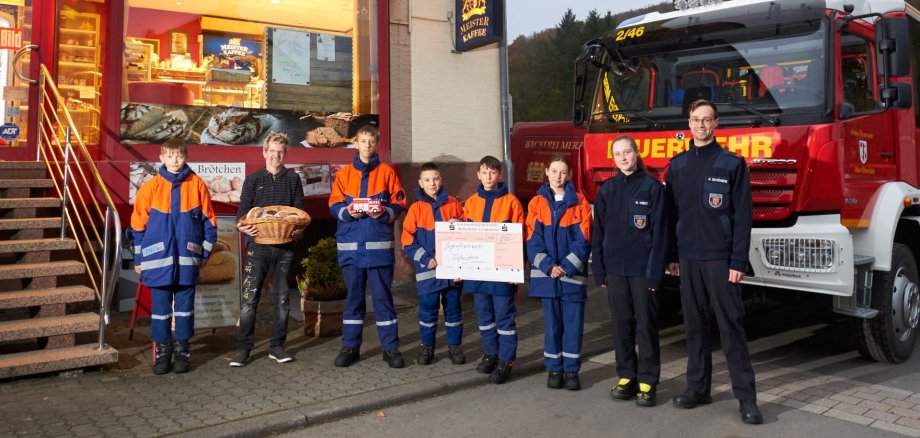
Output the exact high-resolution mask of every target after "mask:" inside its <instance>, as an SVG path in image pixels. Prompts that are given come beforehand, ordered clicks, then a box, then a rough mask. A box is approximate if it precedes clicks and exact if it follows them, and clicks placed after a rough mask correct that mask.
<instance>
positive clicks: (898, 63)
mask: <svg viewBox="0 0 920 438" xmlns="http://www.w3.org/2000/svg"><path fill="white" fill-rule="evenodd" d="M877 30H878V32H877V34H876V41H877V42H878V51H879V53H880V54H881V55H882V56H879V58H878V59H879V61H880V62H885V59H886V58H887V60H888V68H889V70H888V72H887V73H888V75H889V76H908V75H910V52H911V41H910V33H909V31H908V19H907V18H905V17H892V18H885V19H884V24H883V25H881V26H879V27H878V28H877ZM878 71H884V70H883V66H881V65H880V66H879V70H878Z"/></svg>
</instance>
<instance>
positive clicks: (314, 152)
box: [0, 0, 389, 218]
mask: <svg viewBox="0 0 920 438" xmlns="http://www.w3.org/2000/svg"><path fill="white" fill-rule="evenodd" d="M387 7H388V2H387V0H258V1H254V0H181V1H175V0H40V1H39V0H31V1H30V0H18V1H17V0H13V1H4V0H0V27H7V28H11V29H20V30H21V35H22V40H23V41H22V43H21V47H25V46H30V47H29V48H28V49H23V53H21V54H20V60H19V62H18V63H14V62H13V58H15V56H14V54H15V53H16V52H15V51H14V50H2V51H0V66H2V68H3V69H4V71H3V72H2V73H0V76H2V77H3V78H4V79H5V80H6V82H5V83H3V84H2V86H3V90H4V100H5V101H6V104H5V106H4V108H3V109H4V110H5V112H4V113H3V114H2V115H3V116H4V121H5V122H7V123H13V124H16V125H17V126H19V127H20V128H21V134H20V136H19V137H18V138H16V139H14V140H10V141H5V140H4V141H2V143H0V159H8V160H28V159H34V157H35V136H34V135H30V132H29V127H30V126H35V125H34V123H36V118H35V117H36V116H35V115H34V114H31V113H30V111H29V108H30V107H31V108H35V107H37V106H38V105H37V103H36V101H35V98H36V97H37V92H36V91H35V90H33V89H32V88H35V87H31V88H30V87H29V86H28V85H27V84H26V83H25V82H23V81H22V80H20V79H18V78H17V77H16V76H15V75H14V74H13V70H14V69H18V70H19V71H21V72H22V74H23V75H24V76H26V77H30V76H31V77H33V78H34V77H36V76H37V75H38V73H39V72H38V65H39V64H42V65H45V66H46V67H47V68H48V69H49V70H50V71H51V73H52V76H53V77H54V79H55V82H56V83H57V85H58V87H59V89H60V90H61V93H62V95H63V96H64V98H65V99H67V102H68V103H67V106H68V108H69V110H70V112H71V114H72V116H73V118H74V120H75V122H76V124H77V126H78V129H79V130H80V134H81V136H82V137H83V139H84V142H85V143H87V144H88V145H89V146H90V147H91V148H92V149H93V150H94V153H96V154H97V156H98V161H99V163H100V164H101V165H100V172H102V173H103V174H104V175H103V176H104V179H105V181H107V182H108V184H109V189H110V191H111V192H112V193H113V196H114V197H115V198H116V202H117V203H119V204H120V205H121V207H122V216H123V217H126V216H127V214H129V211H130V205H131V204H132V203H133V196H134V193H135V191H136V189H137V188H138V187H139V186H140V185H141V184H143V183H144V182H145V181H146V180H148V179H149V178H151V177H152V176H153V175H155V173H156V169H157V168H158V165H159V163H157V157H158V155H159V144H161V143H163V142H164V141H166V140H167V139H170V138H182V139H185V140H186V141H187V142H188V143H189V144H190V145H191V146H190V150H189V163H190V165H191V166H192V167H193V169H194V170H196V171H197V172H198V173H199V175H201V176H202V177H203V178H204V179H205V180H206V181H207V182H208V184H209V187H210V189H211V194H212V198H213V200H214V202H215V209H216V210H217V212H218V214H219V215H233V214H235V213H236V206H237V204H238V202H239V190H240V188H241V187H242V181H243V179H244V177H245V175H246V174H248V173H250V172H253V171H255V170H257V169H258V168H260V167H262V166H264V159H263V157H262V151H261V144H262V141H263V140H264V138H265V137H266V136H267V135H268V133H269V132H272V131H278V132H283V133H285V134H287V135H288V136H289V138H290V139H291V150H290V152H289V154H288V158H287V159H286V162H287V163H288V164H289V167H292V168H295V170H296V171H297V172H298V173H299V174H300V176H301V179H302V181H303V184H304V192H305V193H306V194H307V204H308V210H309V211H310V213H311V214H312V215H314V216H316V217H318V218H322V217H328V211H327V209H326V207H325V205H326V198H327V197H328V193H329V190H330V186H331V181H332V179H333V178H334V176H335V173H336V171H337V170H338V168H340V167H341V166H342V165H344V164H346V163H349V162H350V161H351V158H352V156H353V154H354V150H353V149H352V148H353V144H352V139H353V137H354V134H355V131H356V130H357V129H358V128H359V127H360V126H363V125H366V124H372V125H375V126H379V127H380V128H381V155H382V156H383V158H384V159H386V158H388V151H389V147H388V138H389V135H388V134H389V133H388V129H387V128H388V126H389V120H388V116H387V112H388V111H387V110H388V97H387V96H388V92H387V87H386V84H387V83H388V80H387V74H388V68H387V55H386V54H387V53H388V47H387V40H388V38H387V33H386V32H387V30H388V27H387V25H386V23H387V20H388V18H387V13H386V10H387ZM33 112H34V111H33ZM33 129H34V128H33Z"/></svg>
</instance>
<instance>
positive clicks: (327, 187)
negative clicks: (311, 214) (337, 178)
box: [284, 164, 332, 196]
mask: <svg viewBox="0 0 920 438" xmlns="http://www.w3.org/2000/svg"><path fill="white" fill-rule="evenodd" d="M284 166H285V167H287V168H289V169H291V170H293V171H294V172H296V173H297V176H299V177H300V182H301V183H302V184H303V194H304V196H315V195H328V194H329V193H332V179H331V178H330V175H329V174H330V171H331V169H330V168H329V165H328V164H285V165H284Z"/></svg>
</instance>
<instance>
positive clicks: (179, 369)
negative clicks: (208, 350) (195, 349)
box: [173, 341, 192, 374]
mask: <svg viewBox="0 0 920 438" xmlns="http://www.w3.org/2000/svg"><path fill="white" fill-rule="evenodd" d="M191 358H192V348H191V346H190V345H188V341H176V362H175V363H174V364H173V372H175V373H177V374H182V373H187V372H188V363H189V361H190V360H191Z"/></svg>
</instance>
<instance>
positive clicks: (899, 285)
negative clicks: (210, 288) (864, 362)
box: [859, 243, 920, 363]
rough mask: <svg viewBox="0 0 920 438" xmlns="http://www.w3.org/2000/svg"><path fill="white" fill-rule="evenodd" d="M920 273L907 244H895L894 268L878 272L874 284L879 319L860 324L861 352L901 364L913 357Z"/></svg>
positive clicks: (919, 317) (919, 305)
mask: <svg viewBox="0 0 920 438" xmlns="http://www.w3.org/2000/svg"><path fill="white" fill-rule="evenodd" d="M918 283H920V275H918V271H917V262H916V260H915V259H914V255H913V253H911V251H910V248H908V247H907V245H904V244H901V243H895V244H894V246H893V248H892V257H891V271H889V272H876V273H875V276H874V278H873V287H872V308H874V309H878V311H879V313H878V315H876V317H875V318H872V319H868V320H862V321H860V324H859V327H860V329H859V343H860V345H859V352H860V353H861V354H862V355H863V356H867V357H869V358H872V359H874V360H877V361H880V362H890V363H901V362H904V361H906V360H907V359H909V358H910V356H911V354H912V353H913V351H914V341H915V340H916V338H917V322H918V320H920V286H918Z"/></svg>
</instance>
